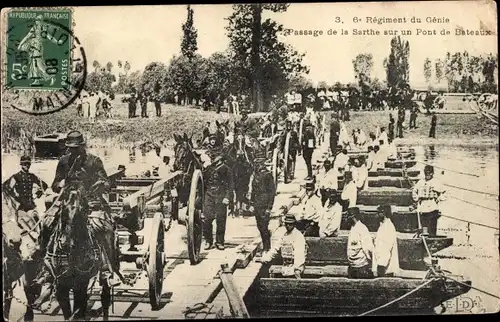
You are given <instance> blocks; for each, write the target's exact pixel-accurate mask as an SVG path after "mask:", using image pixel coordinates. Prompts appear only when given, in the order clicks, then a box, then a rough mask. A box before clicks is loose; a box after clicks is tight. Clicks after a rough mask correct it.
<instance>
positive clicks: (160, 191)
mask: <svg viewBox="0 0 500 322" xmlns="http://www.w3.org/2000/svg"><path fill="white" fill-rule="evenodd" d="M182 180H183V173H182V172H180V171H177V172H174V173H171V174H170V175H169V176H168V177H166V178H151V177H149V178H148V177H146V178H145V177H127V176H125V173H124V172H123V176H121V177H118V178H116V179H115V180H113V181H112V190H111V193H110V196H109V204H110V206H111V209H112V212H113V213H114V215H115V218H117V223H118V227H117V230H116V237H117V238H116V240H117V244H118V247H119V248H120V251H119V261H120V263H123V262H126V263H134V264H135V267H136V269H137V270H138V271H137V272H133V273H131V274H128V276H126V277H127V284H128V285H129V286H134V284H135V283H136V281H137V280H138V278H139V276H140V275H141V274H142V273H143V272H147V276H148V283H149V302H150V303H151V306H152V308H153V309H158V308H159V307H160V306H161V302H162V285H163V280H164V275H163V271H164V267H165V264H166V259H167V256H166V249H165V247H168V245H167V246H166V245H165V233H166V232H168V231H169V229H170V228H171V226H172V222H173V221H174V220H176V221H177V222H178V223H179V224H181V225H184V226H186V229H187V245H188V254H189V260H190V262H191V264H192V265H195V264H197V263H199V261H200V249H201V243H202V221H201V220H202V218H201V207H202V204H203V195H204V191H203V189H204V188H203V177H202V175H201V171H200V170H195V171H194V173H193V175H192V178H191V185H190V191H189V200H188V203H187V207H184V208H183V209H179V208H180V207H179V198H178V193H177V189H178V187H180V186H179V185H180V184H182ZM146 219H148V221H150V224H149V225H145V221H146ZM138 301H139V302H141V299H138Z"/></svg>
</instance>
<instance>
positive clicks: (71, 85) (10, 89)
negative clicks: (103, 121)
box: [3, 9, 87, 115]
mask: <svg viewBox="0 0 500 322" xmlns="http://www.w3.org/2000/svg"><path fill="white" fill-rule="evenodd" d="M4 18H5V20H4V21H5V23H6V24H5V26H6V35H5V38H4V39H5V55H4V57H5V60H4V73H3V82H4V84H5V85H4V88H3V95H4V96H7V102H6V106H8V107H12V108H15V109H17V110H20V111H22V112H26V113H29V114H35V115H43V114H50V113H54V112H57V111H60V110H62V109H64V108H66V107H68V106H69V105H71V104H72V103H73V102H74V101H75V100H76V99H77V98H78V96H79V94H80V92H81V91H82V89H83V86H84V84H85V80H86V75H87V68H86V66H87V64H86V57H85V51H84V49H83V47H82V46H81V44H80V41H79V40H78V38H77V37H75V35H74V34H73V32H72V24H73V22H72V11H71V10H69V9H58V10H53V9H46V10H43V9H36V10H35V9H12V10H10V11H7V12H5V16H4Z"/></svg>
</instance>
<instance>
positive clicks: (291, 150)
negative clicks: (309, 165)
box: [282, 120, 300, 182]
mask: <svg viewBox="0 0 500 322" xmlns="http://www.w3.org/2000/svg"><path fill="white" fill-rule="evenodd" d="M286 131H287V132H290V143H289V147H288V160H286V162H288V173H286V174H285V180H286V182H289V181H290V180H293V178H294V176H295V164H296V162H297V152H298V151H299V149H300V143H299V135H298V133H297V131H295V129H294V128H293V125H292V121H290V120H287V121H286ZM285 144H286V140H283V148H282V151H284V148H285V146H284V145H285Z"/></svg>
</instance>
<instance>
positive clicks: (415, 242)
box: [306, 230, 453, 270]
mask: <svg viewBox="0 0 500 322" xmlns="http://www.w3.org/2000/svg"><path fill="white" fill-rule="evenodd" d="M348 235H349V231H348V230H341V231H340V232H339V234H338V236H336V237H327V238H320V237H306V242H307V245H308V250H307V258H306V265H347V264H348V261H347V238H348ZM371 235H372V237H373V239H374V240H375V235H376V234H375V233H371ZM424 238H425V241H426V243H427V246H428V247H429V251H430V253H431V254H434V253H437V252H438V251H440V250H443V249H445V248H448V247H450V246H451V245H453V238H452V237H447V236H433V237H430V236H425V237H424ZM397 240H398V252H399V265H400V267H401V268H402V269H410V270H427V269H428V266H429V263H428V262H429V260H430V259H429V258H428V253H427V250H426V249H425V245H424V242H423V240H422V238H421V237H416V236H414V234H408V233H397Z"/></svg>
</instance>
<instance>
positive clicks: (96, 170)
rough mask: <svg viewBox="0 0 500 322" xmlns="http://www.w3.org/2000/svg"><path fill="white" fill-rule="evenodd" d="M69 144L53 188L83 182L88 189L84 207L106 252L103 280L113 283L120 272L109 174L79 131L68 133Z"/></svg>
mask: <svg viewBox="0 0 500 322" xmlns="http://www.w3.org/2000/svg"><path fill="white" fill-rule="evenodd" d="M66 147H67V148H68V153H67V154H65V155H63V156H62V157H61V159H60V160H59V163H58V164H57V168H56V174H55V178H54V182H53V183H52V190H53V191H54V192H55V193H60V192H62V190H63V189H64V188H65V187H71V186H73V185H74V184H77V185H78V184H80V183H81V184H82V185H83V188H84V189H85V193H86V194H88V195H87V198H86V200H85V203H86V204H85V205H84V209H87V210H86V211H88V218H89V229H90V233H91V235H92V237H93V238H95V240H96V241H97V242H98V244H99V246H100V249H101V250H102V254H103V256H101V257H102V259H103V262H102V266H101V269H100V272H101V277H100V281H101V283H109V284H111V283H112V282H111V277H112V273H113V272H115V273H117V274H119V270H118V269H119V268H118V265H117V263H118V254H117V251H116V248H115V223H114V220H113V217H112V216H111V212H110V208H109V205H108V203H107V201H106V199H105V198H104V197H103V195H104V194H107V193H108V192H109V189H110V183H109V180H108V175H107V174H106V170H104V166H103V163H102V161H101V159H100V158H99V157H97V156H95V155H93V154H90V153H87V151H86V150H85V140H84V138H83V135H82V134H81V133H80V132H79V131H71V132H69V133H68V135H67V137H66ZM46 242H48V240H47V241H46ZM43 245H44V246H46V245H47V244H46V243H43ZM42 249H43V248H42Z"/></svg>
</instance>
